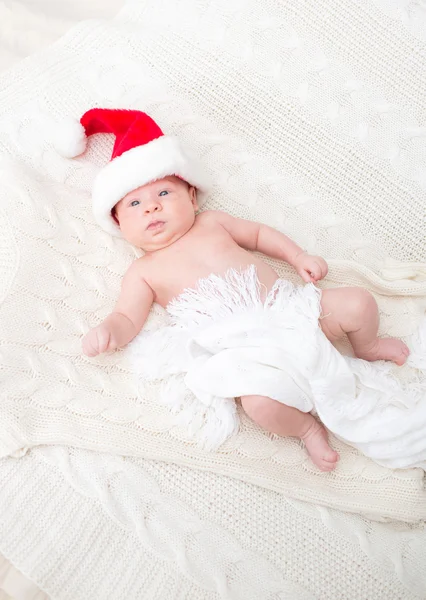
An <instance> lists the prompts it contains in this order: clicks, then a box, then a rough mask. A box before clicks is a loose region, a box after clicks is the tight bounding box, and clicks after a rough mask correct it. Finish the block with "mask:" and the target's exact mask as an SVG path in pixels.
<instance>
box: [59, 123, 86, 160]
mask: <svg viewBox="0 0 426 600" xmlns="http://www.w3.org/2000/svg"><path fill="white" fill-rule="evenodd" d="M53 127H54V131H52V141H53V145H54V147H55V150H56V151H57V152H58V154H60V155H61V156H63V157H64V158H75V157H76V156H80V154H83V152H84V151H85V150H86V145H87V137H86V130H85V129H84V127H83V125H82V124H81V123H80V121H78V120H77V119H73V118H72V117H64V118H63V119H62V120H61V121H60V122H59V123H55V125H54V126H53Z"/></svg>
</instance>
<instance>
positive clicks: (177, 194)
mask: <svg viewBox="0 0 426 600" xmlns="http://www.w3.org/2000/svg"><path fill="white" fill-rule="evenodd" d="M197 211H198V205H197V194H196V190H195V188H194V187H192V186H190V185H189V184H188V183H186V182H185V181H183V180H182V179H180V178H178V177H176V176H168V177H165V178H162V179H159V180H156V181H153V182H151V183H148V184H145V185H143V186H141V187H139V188H137V189H135V190H134V191H132V192H130V193H128V194H126V195H125V196H124V198H122V199H121V200H120V201H119V202H118V204H117V205H116V206H115V207H114V209H113V215H114V216H115V219H116V221H117V223H118V225H119V227H120V230H121V232H122V235H123V237H124V238H125V239H126V240H127V241H128V242H130V243H131V244H133V245H134V246H136V247H138V248H141V249H142V250H143V251H144V252H145V255H144V256H143V257H142V258H139V259H138V260H136V261H135V262H134V263H133V264H132V265H131V267H130V268H129V270H128V271H127V273H126V275H125V277H124V280H123V284H122V291H121V295H120V297H119V299H118V302H117V304H116V306H115V309H114V311H113V312H112V313H111V314H110V315H109V316H108V317H107V318H106V319H105V321H103V322H102V323H101V324H100V325H99V326H97V327H95V328H94V329H92V330H91V331H89V333H88V334H87V335H86V336H85V338H84V340H83V349H84V352H85V353H86V354H87V355H88V356H96V355H97V354H99V353H102V352H106V351H111V350H115V349H116V348H120V347H123V346H125V345H126V344H128V343H129V342H130V341H131V340H132V339H133V338H134V337H135V336H136V335H137V334H138V333H139V332H140V330H141V329H142V327H143V325H144V323H145V320H146V319H147V316H148V313H149V311H150V309H151V306H152V304H153V302H158V303H159V304H160V305H161V306H163V307H167V305H168V304H169V303H170V302H171V300H173V299H174V298H176V297H177V296H179V295H180V294H181V293H182V292H183V291H184V290H185V289H187V288H195V287H196V285H197V282H198V280H199V279H201V278H205V277H207V276H208V275H210V274H211V273H215V274H218V275H222V274H224V273H225V272H226V271H228V270H229V269H230V268H235V269H237V270H240V269H245V268H247V267H248V266H250V265H254V266H255V267H256V270H257V275H258V279H259V282H260V283H261V284H263V286H264V287H265V290H267V291H269V290H270V289H271V288H272V287H273V285H274V284H275V282H276V281H277V279H278V275H277V274H276V273H275V271H274V270H273V269H272V268H271V267H270V266H269V265H267V264H266V263H265V262H263V261H262V259H261V258H259V257H258V256H257V255H255V254H253V253H252V251H259V252H262V253H263V254H266V255H268V256H271V257H273V258H278V259H280V260H283V261H286V262H287V263H289V264H290V265H292V266H293V267H294V268H295V269H296V271H297V272H298V274H299V275H300V276H301V277H302V279H303V280H304V281H305V282H313V283H315V282H317V281H318V280H320V279H322V278H323V277H325V276H326V275H327V263H326V262H325V260H324V259H323V258H321V257H319V256H312V255H309V254H307V253H306V252H304V251H303V250H302V249H301V248H300V247H299V246H298V245H297V244H295V243H294V242H293V241H292V240H291V239H289V238H288V237H286V236H285V235H284V234H282V233H280V232H278V231H276V230H274V229H272V228H271V227H268V226H266V225H262V224H259V223H254V222H251V221H246V220H242V219H237V218H234V217H232V216H230V215H228V214H226V213H223V212H219V211H205V212H202V213H200V214H197ZM321 307H322V313H323V315H324V317H323V318H322V319H321V322H320V325H321V327H322V330H323V332H324V333H325V335H326V336H327V338H328V339H329V340H330V341H331V342H335V341H336V340H338V339H339V338H340V337H341V336H343V334H345V333H346V334H347V335H348V337H349V340H350V342H351V344H352V346H353V349H354V352H355V354H356V356H357V357H359V358H363V359H365V360H369V361H373V360H379V359H385V360H392V361H394V362H395V363H396V364H398V365H402V364H403V363H404V362H405V360H406V358H407V356H408V348H407V346H406V345H405V344H404V343H403V342H401V341H399V340H397V339H392V338H388V339H379V338H378V337H377V331H378V323H379V317H378V310H377V305H376V302H375V300H374V299H373V297H372V296H371V294H370V293H369V292H367V291H366V290H364V289H362V288H339V289H329V290H324V291H323V292H322V297H321ZM241 405H242V407H243V408H244V410H245V411H246V413H247V414H248V415H249V416H250V417H251V418H252V419H253V420H254V421H255V422H256V423H258V424H259V425H260V426H261V427H263V428H264V429H266V430H267V431H270V432H272V433H276V434H279V435H282V436H294V437H298V438H300V439H302V440H303V441H304V443H305V445H306V449H307V451H308V453H309V455H310V456H311V458H312V460H313V462H314V463H315V464H316V465H317V466H318V467H319V468H320V469H321V470H323V471H328V470H331V469H333V468H334V466H335V464H336V461H337V460H338V455H337V453H336V452H335V451H334V450H332V449H331V448H330V446H329V444H328V441H327V434H326V431H325V429H324V427H323V426H322V425H321V424H320V423H319V422H318V421H317V420H316V419H315V418H314V417H313V416H312V415H311V414H310V413H303V412H300V411H299V410H297V409H295V408H291V407H288V406H286V405H284V404H281V403H279V402H277V401H275V400H271V399H270V398H266V397H261V396H243V397H242V398H241Z"/></svg>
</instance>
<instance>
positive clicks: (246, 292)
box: [133, 266, 426, 469]
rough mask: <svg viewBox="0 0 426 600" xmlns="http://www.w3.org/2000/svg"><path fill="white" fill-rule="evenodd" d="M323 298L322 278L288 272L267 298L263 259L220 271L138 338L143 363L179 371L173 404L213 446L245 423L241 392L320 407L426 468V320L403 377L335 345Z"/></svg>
mask: <svg viewBox="0 0 426 600" xmlns="http://www.w3.org/2000/svg"><path fill="white" fill-rule="evenodd" d="M320 297H321V292H320V290H319V289H317V288H316V287H315V286H314V285H312V284H308V285H305V286H294V285H293V284H292V283H290V282H288V281H286V280H284V279H279V280H278V281H277V283H276V284H275V286H274V287H273V289H272V290H271V291H270V292H269V293H268V294H267V296H266V298H262V286H261V284H260V283H259V281H258V279H257V272H256V269H255V267H254V266H251V267H249V268H248V269H246V270H244V271H236V270H233V269H231V270H229V271H228V272H227V273H226V274H225V275H224V276H223V277H220V276H217V275H214V274H213V275H210V276H209V277H208V278H206V279H201V280H200V281H199V282H198V284H197V287H196V289H188V290H185V291H184V292H183V293H182V294H181V295H180V296H178V297H177V298H175V299H174V300H173V301H172V302H171V303H170V304H169V305H168V307H167V312H168V314H169V315H170V317H171V325H169V326H168V327H164V328H162V329H160V330H158V331H156V332H151V333H146V334H142V335H140V336H139V337H138V338H137V340H136V341H135V342H134V343H133V348H134V360H135V368H136V369H139V372H140V375H141V376H142V377H143V378H146V379H147V380H150V379H152V380H155V379H159V378H161V377H165V376H169V377H171V379H170V380H169V381H167V382H166V385H165V386H164V390H163V401H164V402H166V403H167V404H168V405H170V406H171V408H172V409H173V410H174V412H177V413H180V414H181V418H183V419H184V420H185V421H186V422H187V424H188V426H189V427H190V428H191V429H192V431H194V432H196V431H197V429H198V430H199V432H198V437H199V438H201V439H202V440H203V441H204V443H205V445H207V446H208V447H210V448H215V447H217V446H218V445H220V444H221V443H223V442H224V441H225V439H227V437H228V436H229V435H231V434H232V433H234V432H235V431H236V430H237V427H238V416H237V413H236V406H235V402H234V400H233V399H234V398H235V397H239V396H246V395H261V396H267V397H270V398H272V399H274V400H277V401H278V402H282V403H283V404H286V405H288V406H292V407H294V408H297V409H298V410H300V411H302V412H311V411H315V412H316V413H317V414H318V415H319V416H320V417H321V419H322V421H323V423H324V424H325V425H326V426H327V427H328V428H329V429H330V431H332V432H333V433H334V434H335V435H337V436H339V437H340V438H341V439H342V440H344V441H346V442H347V443H350V444H351V445H352V446H354V447H355V448H358V449H359V450H360V451H361V452H363V453H364V454H365V455H366V456H368V457H370V458H372V459H373V460H375V461H376V462H378V463H380V464H383V465H385V466H388V467H393V468H406V467H422V468H423V469H425V468H426V436H425V432H426V402H425V398H426V368H425V369H424V370H423V369H422V367H426V321H425V322H424V323H423V324H422V325H421V327H420V330H419V333H418V335H417V336H416V339H415V340H414V348H412V351H414V353H413V354H412V355H411V356H410V359H409V363H410V364H411V366H412V367H415V369H413V371H414V372H413V373H412V374H411V379H410V380H409V381H407V382H405V383H404V384H403V383H402V382H400V381H399V380H398V379H397V378H396V377H395V376H392V374H391V368H392V365H391V364H390V363H385V364H384V361H380V362H376V363H369V362H367V361H364V360H360V359H357V358H351V357H346V356H342V355H341V354H340V353H339V352H338V351H337V350H336V349H335V348H334V346H333V345H332V344H331V343H330V342H329V341H328V340H327V338H326V337H325V335H324V334H323V333H322V331H321V328H320V326H319V324H318V322H319V321H318V320H319V318H320V313H321V306H320ZM188 391H189V392H192V397H191V395H189V394H188ZM188 396H189V397H188Z"/></svg>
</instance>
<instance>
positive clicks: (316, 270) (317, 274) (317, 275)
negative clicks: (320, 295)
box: [309, 262, 322, 281]
mask: <svg viewBox="0 0 426 600" xmlns="http://www.w3.org/2000/svg"><path fill="white" fill-rule="evenodd" d="M309 272H310V274H311V281H318V279H321V277H322V272H321V267H320V265H319V264H318V263H317V262H315V263H313V264H312V265H311V266H310V267H309Z"/></svg>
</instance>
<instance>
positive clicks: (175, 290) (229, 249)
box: [146, 230, 266, 306]
mask: <svg viewBox="0 0 426 600" xmlns="http://www.w3.org/2000/svg"><path fill="white" fill-rule="evenodd" d="M250 264H256V265H257V267H258V269H260V270H262V269H263V267H266V265H265V264H264V263H263V262H262V261H261V259H260V258H259V257H257V256H255V255H253V254H252V253H250V252H248V251H247V250H245V249H244V248H241V247H240V246H238V244H237V243H236V242H235V241H234V240H233V239H232V238H231V237H230V236H229V235H228V234H226V233H225V234H224V235H222V233H221V232H219V233H216V232H212V231H208V230H207V231H200V232H199V234H195V235H193V236H191V237H188V239H187V240H185V241H184V243H176V244H173V246H171V247H170V248H168V249H167V252H162V253H161V255H156V256H155V255H154V256H153V260H152V261H151V264H150V265H149V267H148V270H147V277H146V278H147V280H148V283H149V285H150V286H151V288H152V289H153V291H154V293H155V298H156V301H157V302H158V303H159V304H161V305H162V306H166V305H167V304H168V303H169V302H170V301H171V300H172V299H173V298H175V297H177V296H179V294H181V293H182V292H183V291H184V290H185V289H188V288H195V287H196V286H197V283H198V281H199V280H200V279H203V278H205V277H208V276H209V275H211V274H212V273H215V274H216V275H224V274H225V273H226V271H228V270H229V269H232V268H235V269H244V268H246V267H248V266H249V265H250Z"/></svg>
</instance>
